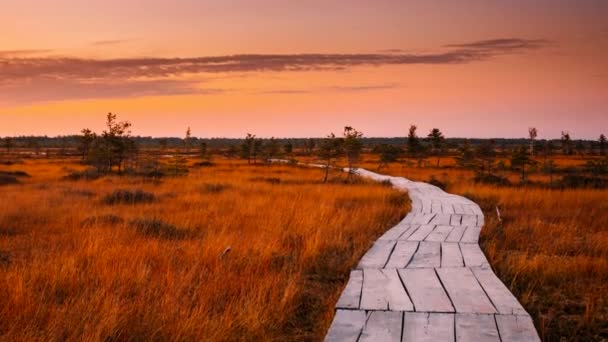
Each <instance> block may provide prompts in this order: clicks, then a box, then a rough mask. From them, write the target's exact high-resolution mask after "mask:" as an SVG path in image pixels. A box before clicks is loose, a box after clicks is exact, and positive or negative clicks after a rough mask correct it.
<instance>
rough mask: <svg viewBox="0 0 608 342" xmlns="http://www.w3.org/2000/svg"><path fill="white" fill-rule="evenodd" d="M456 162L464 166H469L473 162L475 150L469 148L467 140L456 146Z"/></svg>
mask: <svg viewBox="0 0 608 342" xmlns="http://www.w3.org/2000/svg"><path fill="white" fill-rule="evenodd" d="M456 163H457V164H458V165H459V166H460V167H464V168H470V167H472V166H473V165H474V164H475V151H474V150H473V149H472V148H471V144H470V143H469V141H468V140H465V141H464V143H463V144H462V145H460V147H459V148H458V155H457V156H456Z"/></svg>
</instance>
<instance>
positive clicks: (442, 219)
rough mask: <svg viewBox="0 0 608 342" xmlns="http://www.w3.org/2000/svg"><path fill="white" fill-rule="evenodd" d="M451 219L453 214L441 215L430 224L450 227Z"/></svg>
mask: <svg viewBox="0 0 608 342" xmlns="http://www.w3.org/2000/svg"><path fill="white" fill-rule="evenodd" d="M451 217H452V214H442V213H439V214H437V215H436V216H435V217H434V218H433V220H432V221H431V222H430V223H431V224H436V225H442V226H449V225H450V219H451Z"/></svg>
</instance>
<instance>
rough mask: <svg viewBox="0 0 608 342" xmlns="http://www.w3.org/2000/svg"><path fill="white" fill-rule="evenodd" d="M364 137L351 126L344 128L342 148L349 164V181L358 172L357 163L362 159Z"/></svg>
mask: <svg viewBox="0 0 608 342" xmlns="http://www.w3.org/2000/svg"><path fill="white" fill-rule="evenodd" d="M362 137H363V133H362V132H359V131H357V130H356V129H354V128H352V127H350V126H346V127H344V133H343V140H342V148H343V150H344V154H345V155H346V161H347V163H348V179H349V180H352V177H353V175H354V174H355V172H356V171H357V165H356V163H357V162H358V161H359V159H360V158H361V151H362V150H363V142H362V141H361V138H362Z"/></svg>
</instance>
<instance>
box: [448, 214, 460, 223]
mask: <svg viewBox="0 0 608 342" xmlns="http://www.w3.org/2000/svg"><path fill="white" fill-rule="evenodd" d="M460 222H462V215H461V214H452V217H451V218H450V226H460Z"/></svg>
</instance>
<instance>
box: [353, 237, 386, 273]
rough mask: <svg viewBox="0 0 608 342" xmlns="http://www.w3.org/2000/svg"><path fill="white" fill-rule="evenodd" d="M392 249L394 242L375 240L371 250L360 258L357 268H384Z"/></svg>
mask: <svg viewBox="0 0 608 342" xmlns="http://www.w3.org/2000/svg"><path fill="white" fill-rule="evenodd" d="M393 247H395V241H389V240H377V241H376V242H375V243H374V245H373V246H372V248H370V249H369V251H367V253H365V255H364V256H363V258H361V261H359V266H358V268H382V267H384V265H385V264H386V262H387V261H388V258H389V256H390V255H391V252H392V251H393Z"/></svg>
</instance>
